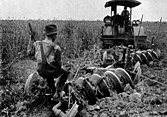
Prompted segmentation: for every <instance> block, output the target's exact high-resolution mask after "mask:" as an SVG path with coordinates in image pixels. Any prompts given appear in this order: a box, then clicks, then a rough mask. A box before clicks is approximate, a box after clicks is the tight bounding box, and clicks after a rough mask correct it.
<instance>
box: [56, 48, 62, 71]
mask: <svg viewBox="0 0 167 117" xmlns="http://www.w3.org/2000/svg"><path fill="white" fill-rule="evenodd" d="M61 54H62V52H61V49H60V47H59V46H56V47H55V64H56V66H57V67H58V68H61V65H62V61H61Z"/></svg>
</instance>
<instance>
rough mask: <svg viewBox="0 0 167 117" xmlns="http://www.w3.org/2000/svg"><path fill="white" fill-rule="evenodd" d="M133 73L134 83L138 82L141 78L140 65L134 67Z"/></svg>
mask: <svg viewBox="0 0 167 117" xmlns="http://www.w3.org/2000/svg"><path fill="white" fill-rule="evenodd" d="M133 73H134V78H133V82H138V81H139V79H140V76H141V73H142V72H141V67H140V63H139V62H137V63H136V64H135V66H134V69H133Z"/></svg>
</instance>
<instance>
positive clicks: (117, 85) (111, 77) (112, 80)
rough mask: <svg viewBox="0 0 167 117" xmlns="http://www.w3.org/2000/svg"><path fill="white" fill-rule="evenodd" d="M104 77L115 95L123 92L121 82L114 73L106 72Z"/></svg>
mask: <svg viewBox="0 0 167 117" xmlns="http://www.w3.org/2000/svg"><path fill="white" fill-rule="evenodd" d="M104 77H105V79H106V81H107V83H108V85H109V86H110V84H113V86H114V89H115V90H116V91H117V93H121V92H122V91H123V88H122V85H121V81H120V80H119V78H118V77H117V76H116V74H115V73H114V72H112V71H106V72H105V73H104Z"/></svg>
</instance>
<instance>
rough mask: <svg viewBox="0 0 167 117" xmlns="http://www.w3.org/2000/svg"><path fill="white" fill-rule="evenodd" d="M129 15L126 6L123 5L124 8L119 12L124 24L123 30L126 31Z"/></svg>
mask: <svg viewBox="0 0 167 117" xmlns="http://www.w3.org/2000/svg"><path fill="white" fill-rule="evenodd" d="M129 15H130V14H129V11H128V10H127V7H126V6H125V7H124V10H123V11H122V13H121V16H122V18H123V21H124V25H125V32H126V29H127V26H128V25H129Z"/></svg>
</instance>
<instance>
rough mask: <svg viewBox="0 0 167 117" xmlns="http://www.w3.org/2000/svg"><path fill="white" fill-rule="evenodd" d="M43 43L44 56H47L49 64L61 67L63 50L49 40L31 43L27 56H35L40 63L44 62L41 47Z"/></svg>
mask: <svg viewBox="0 0 167 117" xmlns="http://www.w3.org/2000/svg"><path fill="white" fill-rule="evenodd" d="M41 42H42V45H43V50H44V54H45V56H46V60H47V62H48V64H50V65H53V66H55V67H60V66H61V64H62V63H61V49H60V47H59V46H58V45H57V44H55V43H53V42H52V41H50V40H48V39H47V38H46V39H45V40H42V41H35V42H34V41H32V40H30V41H29V45H28V49H27V54H28V55H29V56H34V55H35V58H36V60H37V62H38V63H40V62H42V56H41V47H40V43H41Z"/></svg>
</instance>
